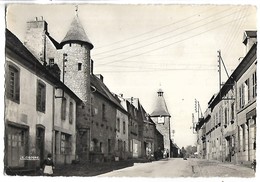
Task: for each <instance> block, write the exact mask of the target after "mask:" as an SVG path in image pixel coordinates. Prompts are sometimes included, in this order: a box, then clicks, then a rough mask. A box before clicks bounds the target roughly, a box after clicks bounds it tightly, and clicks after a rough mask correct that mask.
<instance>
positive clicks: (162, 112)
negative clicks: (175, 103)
mask: <svg viewBox="0 0 260 182" xmlns="http://www.w3.org/2000/svg"><path fill="white" fill-rule="evenodd" d="M157 94H158V96H157V100H156V103H155V108H154V111H153V112H152V113H151V115H150V117H151V119H152V120H153V122H154V123H155V124H156V129H157V130H158V131H159V132H160V133H161V134H162V135H163V141H164V150H166V151H167V150H168V152H169V154H170V138H171V136H170V118H171V115H170V114H169V111H168V109H167V105H166V102H165V100H164V97H163V91H162V89H159V90H158V92H157Z"/></svg>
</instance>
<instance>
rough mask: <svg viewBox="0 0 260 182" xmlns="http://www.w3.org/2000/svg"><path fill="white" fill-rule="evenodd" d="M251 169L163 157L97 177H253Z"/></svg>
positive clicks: (200, 160)
mask: <svg viewBox="0 0 260 182" xmlns="http://www.w3.org/2000/svg"><path fill="white" fill-rule="evenodd" d="M254 175H255V173H254V171H253V170H252V169H250V168H248V167H244V166H240V165H234V164H230V163H221V162H218V161H209V160H202V159H188V160H183V159H181V158H170V159H163V160H160V161H154V162H150V163H137V164H135V165H134V166H132V167H128V168H124V169H120V170H116V171H112V172H109V173H105V174H102V175H99V177H160V178H161V177H254Z"/></svg>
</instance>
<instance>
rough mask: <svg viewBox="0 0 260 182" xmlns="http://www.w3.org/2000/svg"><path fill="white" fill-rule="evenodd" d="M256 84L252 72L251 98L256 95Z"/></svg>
mask: <svg viewBox="0 0 260 182" xmlns="http://www.w3.org/2000/svg"><path fill="white" fill-rule="evenodd" d="M256 84H257V81H256V72H254V73H253V75H252V86H253V89H252V90H253V98H255V97H256Z"/></svg>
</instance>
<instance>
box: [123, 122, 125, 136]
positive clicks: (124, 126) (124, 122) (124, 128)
mask: <svg viewBox="0 0 260 182" xmlns="http://www.w3.org/2000/svg"><path fill="white" fill-rule="evenodd" d="M123 134H125V121H124V122H123Z"/></svg>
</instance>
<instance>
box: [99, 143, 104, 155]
mask: <svg viewBox="0 0 260 182" xmlns="http://www.w3.org/2000/svg"><path fill="white" fill-rule="evenodd" d="M99 151H100V152H101V153H104V150H103V143H102V142H100V145H99Z"/></svg>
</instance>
